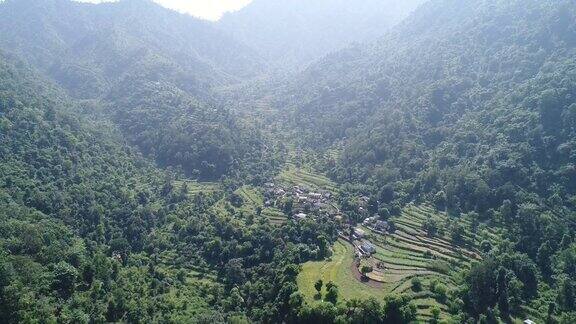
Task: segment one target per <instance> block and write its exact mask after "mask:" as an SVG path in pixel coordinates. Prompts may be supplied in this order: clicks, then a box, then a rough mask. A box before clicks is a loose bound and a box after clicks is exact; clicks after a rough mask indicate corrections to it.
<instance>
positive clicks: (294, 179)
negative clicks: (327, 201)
mask: <svg viewBox="0 0 576 324" xmlns="http://www.w3.org/2000/svg"><path fill="white" fill-rule="evenodd" d="M278 180H279V181H281V182H284V183H287V184H290V185H294V186H306V187H309V188H310V189H314V190H327V191H330V192H332V193H336V192H338V187H337V186H336V184H335V183H334V182H333V181H332V180H330V179H328V178H326V177H325V176H322V175H319V174H316V173H312V172H308V171H306V170H304V169H301V168H297V167H295V166H294V165H292V164H288V165H287V166H286V168H285V169H284V170H283V171H282V172H281V173H280V175H279V176H278Z"/></svg>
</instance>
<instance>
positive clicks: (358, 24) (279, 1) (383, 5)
mask: <svg viewBox="0 0 576 324" xmlns="http://www.w3.org/2000/svg"><path fill="white" fill-rule="evenodd" d="M423 2H424V1H423V0H403V1H398V0H364V1H355V2H353V3H351V2H350V1H346V0H315V1H307V0H296V1H295V0H255V1H253V2H251V3H250V4H249V5H248V6H247V7H245V8H243V9H242V10H240V11H238V12H234V13H229V14H226V15H225V16H224V17H223V18H222V19H221V20H220V21H219V22H218V23H217V25H218V27H220V28H222V29H223V30H225V31H227V32H229V33H230V34H231V35H234V36H235V37H236V38H237V39H239V40H241V41H243V42H244V43H246V44H248V45H249V46H251V47H252V48H254V49H255V50H257V51H258V52H259V53H260V54H262V55H263V56H264V57H266V58H267V59H268V60H269V61H270V64H272V65H273V67H274V68H276V69H280V70H291V69H301V68H304V67H306V65H307V64H308V63H310V62H311V61H313V60H316V59H319V58H321V57H322V56H324V55H326V54H328V53H330V52H332V51H335V50H338V49H341V48H343V47H344V46H346V45H348V44H349V43H353V42H362V41H367V40H373V39H375V38H376V37H380V36H381V35H383V34H384V33H385V31H386V30H387V29H388V28H390V27H391V26H393V25H395V24H397V23H398V22H400V21H401V20H402V19H403V18H405V17H406V16H407V15H408V14H409V13H410V12H411V11H412V10H414V9H415V8H416V7H417V6H418V5H419V4H421V3H423Z"/></svg>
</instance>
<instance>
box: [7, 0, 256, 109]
mask: <svg viewBox="0 0 576 324" xmlns="http://www.w3.org/2000/svg"><path fill="white" fill-rule="evenodd" d="M0 17H1V18H2V19H0V35H1V37H0V46H2V47H3V48H5V49H7V50H10V51H12V52H15V53H16V54H18V55H19V56H21V57H23V58H25V59H27V60H28V61H30V63H32V64H33V65H35V66H37V67H38V68H40V69H41V70H42V71H45V72H47V73H48V74H49V75H50V76H51V77H53V78H54V79H55V80H56V81H57V82H58V83H60V84H62V85H63V86H64V87H65V88H66V89H68V90H69V91H70V92H71V94H72V95H73V96H74V97H77V98H83V99H86V98H98V97H100V96H102V95H103V94H104V93H106V91H108V90H109V89H110V88H112V87H114V86H115V84H116V83H117V82H119V81H121V80H122V79H123V78H124V77H126V76H134V75H136V74H137V75H138V76H139V77H143V78H146V79H150V80H154V81H155V80H161V81H166V80H168V81H171V82H173V83H175V84H176V85H177V86H179V87H180V88H182V89H184V90H186V91H188V92H190V93H192V94H193V95H202V96H210V94H209V92H208V89H209V87H210V86H212V85H215V84H222V83H227V82H232V81H234V80H238V78H241V77H247V76H253V75H257V74H258V73H259V71H260V70H261V68H262V66H263V62H262V61H261V60H260V59H259V58H258V55H257V54H255V52H254V51H252V50H251V49H249V48H248V47H246V46H245V45H243V44H241V43H238V42H236V41H235V40H234V39H232V38H231V37H229V36H228V35H226V34H224V33H222V32H220V31H218V30H217V29H215V28H214V27H212V26H211V25H210V24H209V23H208V22H204V21H201V20H198V19H195V18H193V17H191V16H189V15H183V14H179V13H177V12H174V11H171V10H168V9H165V8H163V7H161V6H159V5H157V4H155V3H154V2H152V1H149V0H125V1H119V2H110V3H102V4H98V5H93V4H88V3H80V2H73V1H69V0H8V1H4V2H3V3H2V5H1V6H0Z"/></svg>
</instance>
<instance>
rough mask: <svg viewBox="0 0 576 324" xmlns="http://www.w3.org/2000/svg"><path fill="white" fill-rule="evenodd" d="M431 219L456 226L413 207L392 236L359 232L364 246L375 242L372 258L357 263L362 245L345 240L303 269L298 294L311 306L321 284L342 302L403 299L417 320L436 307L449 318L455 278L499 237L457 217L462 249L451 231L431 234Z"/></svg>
mask: <svg viewBox="0 0 576 324" xmlns="http://www.w3.org/2000/svg"><path fill="white" fill-rule="evenodd" d="M429 219H434V221H435V222H437V223H438V224H441V226H439V227H449V226H450V224H451V221H453V220H451V219H450V218H449V217H448V216H447V215H446V214H444V213H438V212H437V211H435V210H434V208H432V207H430V206H426V205H421V206H414V205H410V206H408V207H406V208H405V209H404V210H403V212H402V214H401V215H400V216H399V217H395V218H392V219H391V221H392V222H393V223H394V224H395V226H396V230H395V231H394V233H393V234H387V235H382V234H379V233H376V232H373V231H372V230H370V229H368V228H366V227H360V228H362V229H363V230H364V231H365V232H366V236H365V238H364V241H369V242H371V243H372V244H373V245H374V246H375V248H376V252H375V253H374V254H372V256H371V257H361V258H358V257H356V255H355V254H356V251H357V250H356V249H355V247H354V246H353V245H352V243H354V244H358V243H359V242H352V243H351V242H348V241H346V240H344V239H341V240H339V241H338V242H337V243H336V244H335V245H334V247H333V255H332V257H331V259H329V260H326V261H319V262H308V263H306V264H304V265H303V268H302V272H301V273H300V275H299V277H298V286H299V289H300V290H301V291H302V293H303V294H304V295H305V296H306V298H307V299H309V300H311V301H313V300H314V296H315V295H316V290H315V288H314V283H315V282H316V281H317V280H318V279H322V280H323V281H324V283H327V282H328V281H333V282H334V283H336V285H338V287H339V294H340V298H341V299H347V300H348V299H352V298H368V297H375V298H377V299H382V298H383V297H384V296H385V295H387V294H390V293H395V294H405V295H409V296H410V297H411V298H412V299H413V303H414V304H415V305H416V306H417V308H418V319H419V320H421V321H427V320H429V319H430V318H431V316H432V314H431V311H432V309H433V308H434V307H437V308H439V309H440V310H441V316H442V318H446V317H447V316H448V314H447V306H446V293H447V291H449V290H451V289H454V288H455V285H456V283H455V282H454V279H452V278H453V277H452V276H451V274H454V272H458V271H460V270H463V269H465V268H468V267H469V266H470V263H471V262H472V261H473V260H480V258H481V257H480V252H479V251H478V249H477V247H478V246H479V245H480V242H481V241H483V240H490V239H491V238H495V237H496V236H497V233H494V232H491V231H489V230H488V229H487V228H484V229H482V228H479V229H478V230H477V231H476V233H478V234H474V233H472V231H471V230H470V228H471V226H472V223H471V222H470V220H468V219H465V218H459V219H458V222H459V223H460V224H463V237H464V241H465V242H466V243H465V244H462V245H460V246H458V245H456V244H454V243H453V242H452V239H451V237H450V233H449V231H444V230H442V231H439V232H438V233H436V234H435V235H434V236H430V235H428V233H427V232H426V231H424V230H423V227H424V224H425V222H427V220H429ZM363 266H369V267H371V268H372V269H373V271H372V272H370V273H368V274H367V277H368V278H369V280H366V278H364V279H362V276H361V275H360V271H359V269H362V267H363Z"/></svg>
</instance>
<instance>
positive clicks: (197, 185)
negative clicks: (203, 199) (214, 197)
mask: <svg viewBox="0 0 576 324" xmlns="http://www.w3.org/2000/svg"><path fill="white" fill-rule="evenodd" d="M183 186H186V189H187V192H188V196H195V195H197V194H199V193H201V192H203V193H214V192H219V191H220V186H219V185H218V183H216V182H198V181H194V180H177V181H174V188H175V189H176V190H180V189H182V187H183Z"/></svg>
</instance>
